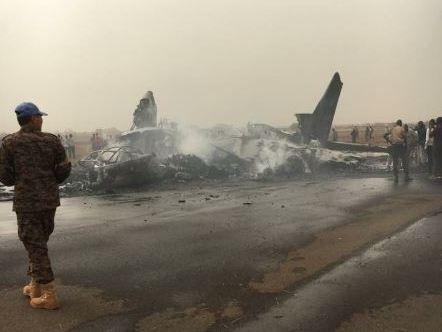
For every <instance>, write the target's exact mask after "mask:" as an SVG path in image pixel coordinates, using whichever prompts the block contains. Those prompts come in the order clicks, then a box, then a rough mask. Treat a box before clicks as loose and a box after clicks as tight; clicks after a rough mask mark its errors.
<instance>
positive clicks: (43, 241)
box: [16, 209, 55, 284]
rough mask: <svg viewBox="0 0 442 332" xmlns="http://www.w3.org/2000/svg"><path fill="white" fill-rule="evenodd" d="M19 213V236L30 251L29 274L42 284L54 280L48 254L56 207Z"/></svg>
mask: <svg viewBox="0 0 442 332" xmlns="http://www.w3.org/2000/svg"><path fill="white" fill-rule="evenodd" d="M16 213H17V225H18V237H19V238H20V240H21V241H22V242H23V245H24V246H25V248H26V251H27V252H28V257H29V267H28V275H29V276H30V277H32V278H33V279H34V280H35V281H36V282H38V283H40V284H47V283H49V282H51V281H53V280H54V273H53V272H52V268H51V261H50V260H49V256H48V244H47V243H48V240H49V236H50V235H51V234H52V232H53V231H54V217H55V209H53V210H44V211H36V212H19V211H16Z"/></svg>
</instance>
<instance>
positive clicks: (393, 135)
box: [389, 120, 411, 183]
mask: <svg viewBox="0 0 442 332" xmlns="http://www.w3.org/2000/svg"><path fill="white" fill-rule="evenodd" d="M389 141H390V144H391V147H390V153H391V157H392V158H393V175H394V182H395V183H398V182H399V161H401V162H402V167H403V169H404V174H405V181H409V180H411V179H410V176H409V171H408V159H407V147H406V132H405V129H404V127H402V120H397V121H396V125H395V126H394V127H393V129H391V132H390V136H389Z"/></svg>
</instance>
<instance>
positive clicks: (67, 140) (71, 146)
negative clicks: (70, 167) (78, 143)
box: [58, 134, 75, 160]
mask: <svg viewBox="0 0 442 332" xmlns="http://www.w3.org/2000/svg"><path fill="white" fill-rule="evenodd" d="M58 139H59V140H60V142H61V144H62V145H63V147H64V149H65V150H66V154H67V155H68V157H69V159H71V160H74V159H75V142H74V136H73V135H72V134H69V135H65V136H64V137H63V136H62V135H60V134H58Z"/></svg>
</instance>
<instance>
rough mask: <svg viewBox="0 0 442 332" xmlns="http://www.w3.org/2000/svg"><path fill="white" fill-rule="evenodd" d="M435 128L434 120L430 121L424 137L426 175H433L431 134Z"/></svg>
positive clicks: (432, 138) (432, 139)
mask: <svg viewBox="0 0 442 332" xmlns="http://www.w3.org/2000/svg"><path fill="white" fill-rule="evenodd" d="M435 128H436V120H434V119H431V120H430V121H429V122H428V129H427V133H426V137H425V150H426V152H427V166H428V173H429V174H430V175H432V174H433V141H434V137H433V132H434V130H435Z"/></svg>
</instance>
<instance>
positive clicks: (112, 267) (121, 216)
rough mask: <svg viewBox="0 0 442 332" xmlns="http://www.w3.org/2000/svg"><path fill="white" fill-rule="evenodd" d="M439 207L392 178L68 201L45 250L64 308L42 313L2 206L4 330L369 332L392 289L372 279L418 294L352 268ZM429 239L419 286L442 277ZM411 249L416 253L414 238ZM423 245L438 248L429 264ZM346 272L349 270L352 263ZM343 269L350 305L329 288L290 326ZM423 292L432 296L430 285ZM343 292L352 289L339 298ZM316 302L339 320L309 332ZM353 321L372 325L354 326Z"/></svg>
mask: <svg viewBox="0 0 442 332" xmlns="http://www.w3.org/2000/svg"><path fill="white" fill-rule="evenodd" d="M441 198H442V189H441V188H440V186H438V185H434V184H431V183H428V182H426V181H413V182H412V183H410V184H402V183H401V184H399V185H397V186H395V185H394V184H393V183H392V181H390V180H389V179H385V178H365V179H339V180H337V179H327V180H321V181H318V180H317V181H294V182H277V183H258V182H239V183H229V184H211V185H208V184H206V185H201V186H195V185H193V186H187V187H184V188H177V189H175V190H167V191H146V192H139V193H132V194H121V195H111V196H101V197H78V198H67V199H64V200H63V202H62V207H61V208H60V209H59V210H58V211H57V217H56V219H57V226H56V231H55V232H54V234H53V236H52V237H51V240H50V244H49V246H50V255H51V259H52V262H53V267H54V270H55V273H56V277H57V283H58V289H59V293H60V298H61V300H62V304H63V307H62V308H61V309H60V310H58V311H55V312H46V311H35V310H32V309H31V308H30V307H29V306H28V304H27V301H26V299H25V298H23V297H22V296H21V295H20V288H21V286H22V285H24V284H25V283H26V282H27V278H26V275H25V271H26V255H25V252H24V249H23V248H22V246H21V243H20V242H19V241H18V240H17V236H16V226H15V217H14V215H13V214H12V212H11V211H10V209H11V206H10V203H0V266H1V267H2V271H1V278H0V322H1V324H0V330H2V331H24V330H27V329H32V330H33V331H69V330H73V331H134V330H138V331H228V330H234V329H246V330H247V329H248V330H250V331H252V330H258V328H259V327H262V328H263V329H262V330H263V331H269V328H271V330H275V331H277V330H278V329H280V330H283V331H292V330H302V329H301V327H302V328H303V326H308V328H307V329H306V330H318V331H330V330H333V329H335V328H338V327H340V328H342V329H344V328H346V327H349V326H350V327H349V328H351V325H350V324H363V323H361V321H363V318H361V317H362V316H363V315H364V310H365V309H367V310H368V309H370V308H372V306H373V305H374V304H376V305H377V307H379V308H381V307H382V306H383V305H386V304H387V303H390V302H391V301H390V302H388V301H389V299H390V300H391V298H389V297H388V296H385V297H382V296H381V295H382V294H383V292H377V293H376V292H370V291H368V290H365V291H364V289H366V288H367V285H371V280H373V278H376V277H378V279H377V280H380V281H378V284H379V285H384V286H385V287H384V288H385V289H387V288H388V289H390V288H391V287H392V286H394V285H401V283H403V287H404V288H406V289H409V288H410V286H409V285H410V284H412V281H410V280H401V279H400V273H396V274H394V273H391V274H388V275H386V274H385V273H384V270H385V269H383V268H379V273H380V275H381V276H382V277H383V278H384V279H385V280H390V283H387V282H383V281H382V280H384V279H382V278H381V277H380V276H379V275H378V274H377V273H375V272H373V271H371V270H369V269H368V270H369V271H370V273H362V274H361V273H360V272H358V271H359V270H358V269H359V267H358V266H356V267H354V266H353V267H352V265H351V263H349V262H350V261H351V259H357V257H359V255H361V254H362V253H364V251H365V250H367V249H368V251H367V252H370V250H373V249H369V248H370V247H371V246H373V245H374V244H376V243H378V242H379V241H383V240H384V239H387V238H388V237H390V236H392V235H394V234H401V231H403V230H404V229H406V228H407V227H409V226H410V225H412V224H413V223H415V222H416V221H417V220H419V219H421V218H422V217H424V216H428V215H431V214H434V213H435V212H438V211H440V209H441V208H442V203H441V202H442V200H441ZM432 220H433V219H432ZM435 220H436V219H435ZM432 224H434V225H440V223H439V224H438V223H437V222H436V221H432ZM438 231H439V234H440V232H442V231H441V230H440V227H439V228H437V227H436V226H434V227H433V228H432V231H431V232H434V233H435V234H436V233H437V232H438ZM423 234H424V233H423ZM425 234H426V233H425ZM439 238H440V237H439ZM433 240H434V238H433ZM421 242H425V243H424V244H425V246H424V245H423V246H422V247H420V244H421V243H420V242H419V241H418V240H415V241H414V242H413V243H414V246H415V247H418V248H421V249H422V250H421V249H420V250H421V251H419V252H420V253H421V255H423V256H425V255H428V257H430V256H431V257H432V259H433V260H431V259H429V260H428V262H427V263H422V264H421V265H419V269H422V271H423V273H422V279H425V278H427V277H428V278H430V279H431V280H436V279H437V278H436V277H434V278H433V277H432V276H433V274H434V273H436V272H437V271H439V273H440V262H439V266H438V267H437V268H435V269H434V268H433V269H432V268H431V265H434V263H435V261H434V258H435V257H436V256H437V254H438V253H439V256H437V257H439V259H440V245H439V247H437V246H436V244H434V246H436V247H434V246H433V247H431V245H430V242H431V241H429V240H428V241H421ZM433 242H434V241H433ZM436 242H437V241H436ZM401 243H402V246H405V247H407V246H408V243H407V241H406V240H404V241H402V242H401ZM434 243H435V242H434ZM393 246H394V245H393ZM398 247H400V245H398ZM425 248H427V249H428V248H429V249H431V248H432V249H431V250H432V251H431V250H430V251H431V254H430V253H427V251H425V250H426V249H425ZM435 248H436V249H435ZM398 250H399V251H398V252H401V253H402V252H403V251H401V250H402V249H400V248H399V249H398ZM437 250H439V252H438V251H437ZM385 252H386V253H387V254H386V255H385V256H386V257H389V256H391V255H389V254H388V253H389V252H390V251H389V250H386V251H385ZM391 252H393V251H391ZM403 254H404V255H407V256H408V255H410V252H409V251H404V252H403ZM363 255H370V254H363ZM401 255H402V254H401ZM435 255H436V256H435ZM399 256H400V255H399ZM423 256H422V257H423ZM361 257H362V256H361ZM364 257H365V256H364ZM392 257H393V258H392V259H391V260H390V261H389V260H388V259H387V260H386V261H385V263H382V262H381V263H379V261H378V260H376V261H375V262H374V263H373V264H381V265H380V266H381V267H382V266H390V265H391V266H399V267H401V266H402V267H403V265H401V261H400V260H399V259H398V258H397V257H398V255H396V256H394V255H393V256H392ZM394 257H396V258H394ZM418 257H421V256H418ZM349 259H350V261H349ZM404 259H406V257H405V258H404V257H402V262H403V260H404ZM370 262H371V261H370ZM345 264H350V265H349V266H346V267H342V266H344V265H345ZM370 264H372V263H370ZM382 264H384V265H382ZM395 264H396V265H395ZM340 268H341V270H339V271H341V272H340V273H341V274H340V277H339V278H341V279H339V278H338V279H339V280H341V281H342V280H345V279H346V278H347V276H346V275H347V274H348V275H349V276H351V277H350V279H349V280H350V281H349V283H350V284H351V285H354V286H352V287H351V288H350V290H351V292H350V293H351V294H350V295H348V296H349V297H350V299H346V302H345V303H346V304H345V305H344V306H327V303H330V302H327V301H329V296H328V295H327V292H325V293H321V292H320V290H316V292H317V294H320V295H318V296H315V297H314V298H315V300H314V301H313V303H309V302H308V300H309V297H308V296H304V298H303V301H304V302H302V303H304V304H305V306H304V314H303V315H302V316H296V320H290V319H288V317H289V316H290V317H291V318H293V312H292V314H290V310H291V308H294V307H296V305H298V306H299V304H297V303H298V302H297V301H296V300H294V299H296V296H295V297H294V298H293V294H294V293H295V294H297V292H305V290H304V289H306V288H308V287H314V285H315V283H318V282H320V281H319V280H321V278H326V277H327V276H329V275H330V274H333V273H338V272H335V269H340ZM361 269H362V267H361ZM355 270H357V271H356V272H355ZM436 270H437V271H436ZM342 271H343V272H342ZM358 273H359V274H358ZM431 273H433V274H431ZM415 274H419V273H415ZM390 276H391V279H390ZM437 277H438V278H439V279H437V280H440V275H438V276H437ZM425 280H427V279H425ZM431 280H430V281H428V283H427V284H428V285H430V284H431ZM405 281H407V282H405ZM433 283H434V282H433ZM329 284H330V282H329ZM424 284H425V283H423V282H422V281H421V280H420V279H419V280H418V279H416V285H415V288H416V291H414V292H411V291H410V292H409V293H407V292H402V293H401V294H402V296H398V295H397V294H399V293H394V292H392V293H391V294H396V295H392V296H396V297H395V298H396V299H398V300H402V299H405V298H408V296H417V295H419V294H418V293H419V292H418V290H417V289H418V288H419V285H424ZM427 284H425V285H427ZM370 287H371V288H373V287H372V286H370ZM370 287H369V288H368V289H371V288H370ZM393 288H394V287H393ZM426 288H428V291H430V288H431V287H429V286H428V287H426V286H425V287H423V288H422V289H423V290H425V289H426ZM431 289H433V290H434V289H435V288H431ZM340 291H341V293H342V292H343V293H345V292H344V291H343V290H342V289H340V290H339V289H338V290H333V292H335V293H336V294H337V293H339V292H340ZM335 293H334V294H335ZM347 293H348V292H347ZM353 293H354V295H353ZM302 294H305V293H302ZM376 294H377V295H376ZM341 295H342V294H341ZM336 296H338V295H336ZM370 296H371V297H370ZM336 298H338V297H336ZM339 298H340V299H341V298H342V296H341V297H339ZM310 300H311V298H310ZM352 301H353V302H352ZM299 303H301V302H299ZM315 303H316V304H317V306H316V307H315ZM318 303H319V304H321V305H325V306H327V311H326V317H330V319H323V320H321V321H319V320H317V321H318V322H317V324H316V325H314V326H310V325H308V324H307V323H306V320H310V319H311V318H312V317H316V316H315V314H317V313H318V310H320V308H324V307H321V306H320V305H319V304H318ZM422 305H423V304H422ZM309 308H311V309H309ZM318 308H319V309H318ZM342 308H344V309H342ZM274 310H282V312H281V313H278V314H274ZM357 312H360V313H361V315H362V316H360V317H359V316H358V317H356V318H355V317H353V316H354V314H355V313H357ZM275 316H276V317H277V318H276V319H275ZM303 317H305V320H304V318H303ZM347 321H348V322H347ZM342 322H346V324H348V325H345V324H344V323H342ZM302 324H307V325H302ZM342 324H344V325H342ZM366 324H369V323H368V322H367V323H366ZM296 326H297V327H298V329H297V328H295V327H296ZM355 326H356V325H355ZM350 330H351V329H350Z"/></svg>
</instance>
